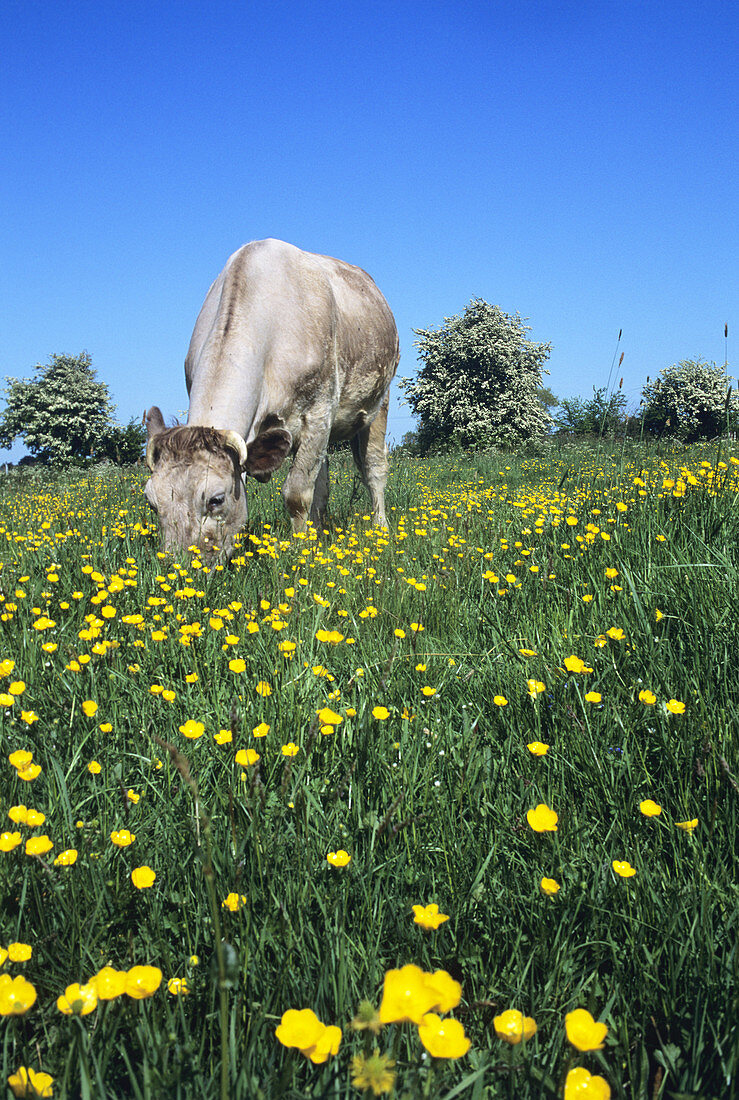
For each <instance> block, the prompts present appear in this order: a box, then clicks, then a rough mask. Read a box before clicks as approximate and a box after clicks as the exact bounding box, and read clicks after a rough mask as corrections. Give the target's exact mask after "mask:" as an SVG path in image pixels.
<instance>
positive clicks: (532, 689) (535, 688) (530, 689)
mask: <svg viewBox="0 0 739 1100" xmlns="http://www.w3.org/2000/svg"><path fill="white" fill-rule="evenodd" d="M526 690H527V693H528V695H530V696H531V698H532V699H536V697H537V695H541V693H542V692H543V691H546V684H543V683H542V682H541V680H527V681H526Z"/></svg>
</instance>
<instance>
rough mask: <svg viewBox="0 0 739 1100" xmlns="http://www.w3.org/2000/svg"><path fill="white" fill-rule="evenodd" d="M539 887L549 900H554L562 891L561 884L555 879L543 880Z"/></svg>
mask: <svg viewBox="0 0 739 1100" xmlns="http://www.w3.org/2000/svg"><path fill="white" fill-rule="evenodd" d="M539 885H540V886H541V890H542V893H544V894H546V895H547V897H548V898H553V897H554V895H555V894H556V893H557V891H558V890H559V889H560V886H559V883H558V882H557V880H556V879H553V878H543V879H542V880H541V883H540V884H539Z"/></svg>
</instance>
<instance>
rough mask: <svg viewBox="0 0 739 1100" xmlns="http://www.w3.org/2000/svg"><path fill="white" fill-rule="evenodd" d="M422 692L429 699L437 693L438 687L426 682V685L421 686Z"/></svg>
mask: <svg viewBox="0 0 739 1100" xmlns="http://www.w3.org/2000/svg"><path fill="white" fill-rule="evenodd" d="M421 694H422V695H425V696H426V698H427V699H430V698H431V696H432V695H436V688H433V687H429V685H428V684H426V686H425V687H422V688H421Z"/></svg>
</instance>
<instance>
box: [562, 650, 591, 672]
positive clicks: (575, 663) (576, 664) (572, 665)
mask: <svg viewBox="0 0 739 1100" xmlns="http://www.w3.org/2000/svg"><path fill="white" fill-rule="evenodd" d="M564 666H565V668H566V669H567V671H568V672H592V671H593V670H592V668H588V666H587V665H586V664H585V662H584V661H583V660H582V659H581V658H580V657H576V656H575V655H574V654H573V655H572V656H571V657H565V659H564Z"/></svg>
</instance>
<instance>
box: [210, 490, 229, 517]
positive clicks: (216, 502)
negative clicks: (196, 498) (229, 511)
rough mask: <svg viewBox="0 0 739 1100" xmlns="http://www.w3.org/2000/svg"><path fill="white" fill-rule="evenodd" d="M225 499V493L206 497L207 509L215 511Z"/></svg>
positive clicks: (221, 505)
mask: <svg viewBox="0 0 739 1100" xmlns="http://www.w3.org/2000/svg"><path fill="white" fill-rule="evenodd" d="M225 499H226V494H225V493H216V494H215V495H214V496H212V497H208V511H209V512H215V511H216V510H217V509H218V508H222V507H223V503H224V501H225Z"/></svg>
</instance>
